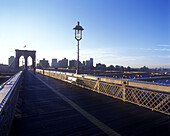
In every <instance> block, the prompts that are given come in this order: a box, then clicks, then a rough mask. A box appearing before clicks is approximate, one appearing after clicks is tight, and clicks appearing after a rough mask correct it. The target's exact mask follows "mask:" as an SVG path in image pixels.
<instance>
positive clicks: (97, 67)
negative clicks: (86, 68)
mask: <svg viewBox="0 0 170 136" xmlns="http://www.w3.org/2000/svg"><path fill="white" fill-rule="evenodd" d="M96 69H106V65H105V64H101V63H98V64H96Z"/></svg>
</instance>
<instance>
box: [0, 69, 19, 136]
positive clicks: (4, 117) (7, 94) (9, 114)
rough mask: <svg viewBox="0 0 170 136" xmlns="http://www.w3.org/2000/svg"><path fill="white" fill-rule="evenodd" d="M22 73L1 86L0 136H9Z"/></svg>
mask: <svg viewBox="0 0 170 136" xmlns="http://www.w3.org/2000/svg"><path fill="white" fill-rule="evenodd" d="M21 78H22V71H20V72H18V73H17V74H15V75H14V76H13V77H11V78H10V79H9V80H8V81H6V82H5V83H4V84H2V85H1V86H0V136H6V135H8V133H9V131H10V127H11V125H12V120H13V117H14V114H15V107H16V103H17V99H18V95H19V87H20V84H21Z"/></svg>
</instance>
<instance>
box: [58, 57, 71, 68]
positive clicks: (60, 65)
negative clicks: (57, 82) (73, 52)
mask: <svg viewBox="0 0 170 136" xmlns="http://www.w3.org/2000/svg"><path fill="white" fill-rule="evenodd" d="M57 67H58V68H68V59H66V58H64V59H62V60H59V61H58V64H57Z"/></svg>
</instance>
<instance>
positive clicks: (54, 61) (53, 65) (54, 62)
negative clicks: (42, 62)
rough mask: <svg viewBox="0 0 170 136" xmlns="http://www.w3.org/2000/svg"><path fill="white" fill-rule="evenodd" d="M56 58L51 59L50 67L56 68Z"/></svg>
mask: <svg viewBox="0 0 170 136" xmlns="http://www.w3.org/2000/svg"><path fill="white" fill-rule="evenodd" d="M57 66H58V65H57V59H52V63H51V67H52V68H57Z"/></svg>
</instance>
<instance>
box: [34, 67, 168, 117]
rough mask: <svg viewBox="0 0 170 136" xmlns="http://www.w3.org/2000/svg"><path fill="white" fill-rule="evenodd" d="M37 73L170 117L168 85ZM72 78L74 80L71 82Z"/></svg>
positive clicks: (70, 74)
mask: <svg viewBox="0 0 170 136" xmlns="http://www.w3.org/2000/svg"><path fill="white" fill-rule="evenodd" d="M36 72H38V73H41V74H44V75H46V76H50V77H53V78H56V79H59V80H63V81H67V82H71V83H72V84H75V85H78V86H80V87H83V88H87V89H90V90H93V91H96V92H98V93H102V94H105V95H107V96H111V97H114V98H117V99H120V100H123V101H126V102H130V103H133V104H136V105H139V106H142V107H146V108H149V109H151V110H153V111H158V112H161V113H164V114H167V115H170V86H168V85H161V84H154V83H148V82H143V81H133V80H126V79H114V78H107V77H97V76H90V75H80V74H73V73H64V72H58V71H49V70H44V71H43V70H40V69H37V70H36ZM71 78H74V80H70V79H71ZM75 78H76V80H75Z"/></svg>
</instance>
